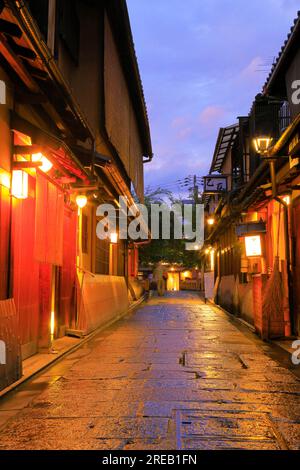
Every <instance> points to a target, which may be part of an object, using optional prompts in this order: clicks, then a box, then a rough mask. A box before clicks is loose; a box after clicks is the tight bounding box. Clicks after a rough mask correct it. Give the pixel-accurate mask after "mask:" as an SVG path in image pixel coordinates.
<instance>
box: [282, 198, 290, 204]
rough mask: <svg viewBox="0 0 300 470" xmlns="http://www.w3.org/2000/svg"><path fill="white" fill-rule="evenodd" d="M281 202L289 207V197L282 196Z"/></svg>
mask: <svg viewBox="0 0 300 470" xmlns="http://www.w3.org/2000/svg"><path fill="white" fill-rule="evenodd" d="M282 200H283V201H284V202H285V203H286V204H287V205H288V206H290V205H291V196H284V197H283V198H282Z"/></svg>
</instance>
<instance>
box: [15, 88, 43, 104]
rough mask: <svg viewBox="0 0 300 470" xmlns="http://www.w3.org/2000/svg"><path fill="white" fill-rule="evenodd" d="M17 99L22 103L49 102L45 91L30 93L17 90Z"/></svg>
mask: <svg viewBox="0 0 300 470" xmlns="http://www.w3.org/2000/svg"><path fill="white" fill-rule="evenodd" d="M16 101H17V102H18V103H22V104H44V103H47V102H48V98H47V96H46V95H44V94H43V93H30V92H27V93H26V92H22V91H21V90H17V91H16Z"/></svg>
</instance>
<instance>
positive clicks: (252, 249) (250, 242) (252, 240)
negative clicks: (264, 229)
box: [245, 235, 262, 257]
mask: <svg viewBox="0 0 300 470" xmlns="http://www.w3.org/2000/svg"><path fill="white" fill-rule="evenodd" d="M245 246H246V256H248V257H251V256H261V255H262V248H261V237H260V235H256V236H252V237H245Z"/></svg>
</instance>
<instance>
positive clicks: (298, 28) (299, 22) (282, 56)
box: [263, 11, 300, 93]
mask: <svg viewBox="0 0 300 470" xmlns="http://www.w3.org/2000/svg"><path fill="white" fill-rule="evenodd" d="M298 32H300V11H298V13H297V18H295V20H294V24H293V26H292V27H291V30H290V32H289V34H288V36H287V39H286V40H285V42H284V44H283V46H282V48H281V49H280V52H279V54H278V56H277V57H276V59H275V61H274V63H273V65H272V68H271V71H270V73H269V75H268V77H267V79H266V82H265V84H264V86H263V92H264V93H268V91H269V89H270V88H271V86H272V85H273V82H274V79H275V77H276V76H277V74H278V72H279V71H280V69H281V67H282V64H283V63H284V62H285V60H286V59H287V54H288V52H289V51H290V48H291V46H292V45H293V43H294V41H295V39H296V33H298Z"/></svg>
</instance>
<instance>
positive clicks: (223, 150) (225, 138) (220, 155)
mask: <svg viewBox="0 0 300 470" xmlns="http://www.w3.org/2000/svg"><path fill="white" fill-rule="evenodd" d="M238 131H239V125H238V124H233V125H232V126H229V127H224V128H221V129H220V131H219V136H218V140H217V144H216V148H215V153H214V157H213V161H212V164H211V168H210V173H215V172H220V171H221V169H222V166H223V164H224V160H225V157H226V154H227V152H228V150H229V148H230V147H232V146H233V144H234V141H235V139H236V136H237V134H238Z"/></svg>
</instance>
